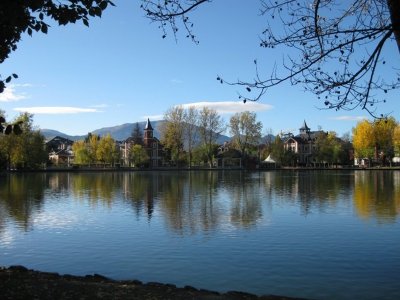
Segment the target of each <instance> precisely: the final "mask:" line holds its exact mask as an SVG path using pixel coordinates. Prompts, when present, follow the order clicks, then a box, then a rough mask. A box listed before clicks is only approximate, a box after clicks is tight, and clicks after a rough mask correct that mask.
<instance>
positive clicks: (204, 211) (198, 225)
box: [160, 171, 220, 233]
mask: <svg viewBox="0 0 400 300" xmlns="http://www.w3.org/2000/svg"><path fill="white" fill-rule="evenodd" d="M217 175H218V174H217V173H216V172H212V171H198V172H183V173H180V174H177V175H174V176H171V175H170V174H169V175H168V174H166V176H163V177H162V188H163V192H162V194H161V196H160V206H161V209H162V211H163V212H164V214H165V221H166V222H167V224H168V226H170V227H171V228H173V229H174V230H176V231H178V232H180V233H186V232H190V233H194V232H196V231H199V230H203V231H209V230H212V229H214V228H216V227H217V226H218V224H219V222H220V207H219V203H218V202H217V198H216V190H217V184H218V176H217Z"/></svg>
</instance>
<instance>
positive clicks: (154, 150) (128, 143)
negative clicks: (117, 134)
mask: <svg viewBox="0 0 400 300" xmlns="http://www.w3.org/2000/svg"><path fill="white" fill-rule="evenodd" d="M135 144H140V145H142V146H143V148H144V149H145V150H146V152H147V155H148V156H149V167H150V168H156V167H161V166H163V165H165V151H164V148H163V146H162V145H161V142H160V141H159V140H158V139H157V138H156V137H155V136H154V129H153V127H152V126H151V122H150V119H147V122H146V125H145V127H144V135H143V141H142V142H141V143H139V142H138V141H137V140H135V138H133V137H129V138H127V139H126V140H125V141H123V142H122V143H121V145H120V149H121V156H122V161H123V164H124V165H125V166H131V164H130V159H129V154H130V149H131V147H132V146H133V145H135Z"/></svg>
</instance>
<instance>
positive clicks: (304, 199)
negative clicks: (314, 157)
mask: <svg viewBox="0 0 400 300" xmlns="http://www.w3.org/2000/svg"><path fill="white" fill-rule="evenodd" d="M350 175H351V173H349V172H347V173H346V172H343V173H340V172H339V171H338V172H336V171H313V170H309V171H295V172H294V171H279V172H275V171H274V172H265V174H264V184H265V187H264V188H265V193H266V194H267V195H270V197H271V198H273V199H276V201H281V202H288V203H297V204H298V205H299V206H300V208H301V210H302V213H303V214H305V215H307V214H309V213H310V212H311V211H312V210H318V211H321V212H323V211H325V210H326V209H327V208H329V207H335V206H336V205H337V202H338V200H339V199H342V200H346V199H350V194H351V184H352V179H351V176H350Z"/></svg>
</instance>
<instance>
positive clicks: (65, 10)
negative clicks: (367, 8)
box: [0, 0, 114, 93]
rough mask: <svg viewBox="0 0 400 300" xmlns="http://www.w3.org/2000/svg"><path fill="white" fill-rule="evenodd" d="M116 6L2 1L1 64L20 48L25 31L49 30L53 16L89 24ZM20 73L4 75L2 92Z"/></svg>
mask: <svg viewBox="0 0 400 300" xmlns="http://www.w3.org/2000/svg"><path fill="white" fill-rule="evenodd" d="M108 5H112V6H114V4H113V3H112V2H111V1H110V0H95V1H94V0H60V1H53V0H1V1H0V64H1V63H3V62H4V60H5V59H7V58H8V56H9V54H10V53H11V52H12V51H15V50H16V49H17V44H18V42H19V41H20V40H21V35H22V34H23V33H27V34H29V35H30V36H32V34H33V32H42V33H44V34H47V32H48V30H49V27H50V25H49V24H48V22H49V20H54V21H56V22H57V23H58V25H67V24H70V23H76V22H77V21H82V23H83V24H85V25H86V26H89V18H90V17H101V15H102V12H103V11H104V10H105V9H106V8H107V7H108ZM17 77H18V76H17V75H16V74H12V75H10V76H7V77H6V78H5V79H4V80H3V79H1V78H0V93H2V92H3V91H4V88H5V84H6V83H9V82H10V81H11V80H12V78H17Z"/></svg>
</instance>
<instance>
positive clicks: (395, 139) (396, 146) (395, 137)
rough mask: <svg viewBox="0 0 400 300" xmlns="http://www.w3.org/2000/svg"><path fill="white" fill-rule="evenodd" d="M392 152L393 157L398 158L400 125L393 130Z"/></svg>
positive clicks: (399, 154) (399, 151) (399, 155)
mask: <svg viewBox="0 0 400 300" xmlns="http://www.w3.org/2000/svg"><path fill="white" fill-rule="evenodd" d="M393 150H394V156H397V157H400V124H397V126H396V127H395V128H394V130H393Z"/></svg>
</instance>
